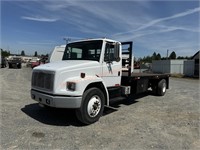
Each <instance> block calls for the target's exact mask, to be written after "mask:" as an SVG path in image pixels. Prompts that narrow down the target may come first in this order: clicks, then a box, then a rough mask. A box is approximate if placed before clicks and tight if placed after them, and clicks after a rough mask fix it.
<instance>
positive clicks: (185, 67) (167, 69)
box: [152, 59, 195, 76]
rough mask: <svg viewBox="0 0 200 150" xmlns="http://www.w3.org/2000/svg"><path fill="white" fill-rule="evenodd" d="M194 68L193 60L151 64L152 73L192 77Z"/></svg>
mask: <svg viewBox="0 0 200 150" xmlns="http://www.w3.org/2000/svg"><path fill="white" fill-rule="evenodd" d="M194 66H195V65H194V60H185V59H182V60H178V59H176V60H155V61H153V62H152V71H153V72H154V73H170V74H182V75H185V76H194Z"/></svg>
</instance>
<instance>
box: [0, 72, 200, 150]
mask: <svg viewBox="0 0 200 150" xmlns="http://www.w3.org/2000/svg"><path fill="white" fill-rule="evenodd" d="M0 82H1V90H0V91H1V109H0V112H1V121H0V126H1V127H0V131H1V147H0V149H109V150H110V149H119V150H121V149H136V150H140V149H176V150H180V149H192V150H193V149H194V150H195V149H200V144H199V143H200V140H199V133H200V129H199V127H200V122H199V121H200V118H199V116H200V102H199V89H200V87H199V81H198V80H191V79H176V78H171V79H170V89H169V90H168V91H167V93H166V95H165V96H164V97H157V96H153V95H151V94H150V93H148V94H143V95H139V96H135V97H133V99H132V100H130V101H124V100H120V101H116V102H112V107H113V109H110V108H106V110H105V112H104V116H102V117H101V118H100V120H99V121H98V122H97V123H95V124H92V125H89V126H82V125H81V124H80V123H79V122H78V121H77V119H76V118H75V114H74V111H73V110H65V109H50V110H46V109H44V108H40V107H39V106H38V105H37V104H36V103H35V101H33V100H31V98H30V94H29V93H30V92H29V91H30V85H31V69H30V68H22V69H8V68H4V69H0Z"/></svg>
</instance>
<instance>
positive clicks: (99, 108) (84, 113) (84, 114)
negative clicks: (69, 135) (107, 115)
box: [76, 88, 105, 124]
mask: <svg viewBox="0 0 200 150" xmlns="http://www.w3.org/2000/svg"><path fill="white" fill-rule="evenodd" d="M104 104H105V97H104V94H103V92H102V91H101V90H100V89H98V88H90V89H88V90H86V91H85V92H84V94H83V102H82V105H81V108H79V109H77V110H76V116H77V118H78V120H79V121H81V122H82V123H84V124H92V123H94V122H96V121H98V120H99V118H100V117H101V116H102V114H103V109H104Z"/></svg>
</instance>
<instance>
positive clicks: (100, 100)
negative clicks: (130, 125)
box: [31, 38, 169, 124]
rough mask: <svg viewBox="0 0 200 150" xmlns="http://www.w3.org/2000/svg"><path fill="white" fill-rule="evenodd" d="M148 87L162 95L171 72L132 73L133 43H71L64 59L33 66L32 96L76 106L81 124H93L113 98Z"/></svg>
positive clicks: (103, 40) (45, 103) (47, 102)
mask: <svg viewBox="0 0 200 150" xmlns="http://www.w3.org/2000/svg"><path fill="white" fill-rule="evenodd" d="M149 88H151V89H152V90H153V91H154V93H155V94H156V95H159V96H163V95H164V94H165V92H166V89H168V88H169V75H168V74H148V73H133V56H132V42H124V43H120V42H118V41H114V40H111V39H106V38H99V39H87V40H80V41H76V42H71V43H68V44H67V45H66V48H65V51H64V54H63V58H62V60H61V61H56V62H52V63H48V64H44V65H41V66H38V67H36V68H34V69H33V72H32V85H31V97H32V99H33V100H35V101H37V102H38V103H39V104H40V105H42V106H47V107H55V108H74V109H75V110H76V116H77V118H78V119H79V120H80V121H81V122H82V123H84V124H92V123H94V122H96V121H98V120H99V118H100V117H101V115H102V114H103V110H104V106H109V102H110V100H111V99H115V98H118V97H127V96H129V95H132V94H137V93H142V92H145V91H147V90H148V89H149Z"/></svg>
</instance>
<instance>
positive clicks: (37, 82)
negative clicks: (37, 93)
mask: <svg viewBox="0 0 200 150" xmlns="http://www.w3.org/2000/svg"><path fill="white" fill-rule="evenodd" d="M53 83H54V73H53V72H41V71H35V72H33V74H32V86H33V87H36V88H39V89H43V90H49V91H52V90H53Z"/></svg>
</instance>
